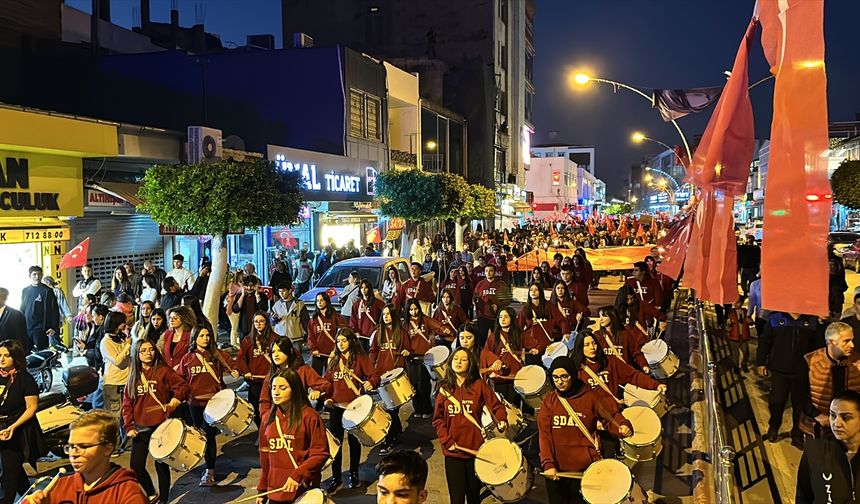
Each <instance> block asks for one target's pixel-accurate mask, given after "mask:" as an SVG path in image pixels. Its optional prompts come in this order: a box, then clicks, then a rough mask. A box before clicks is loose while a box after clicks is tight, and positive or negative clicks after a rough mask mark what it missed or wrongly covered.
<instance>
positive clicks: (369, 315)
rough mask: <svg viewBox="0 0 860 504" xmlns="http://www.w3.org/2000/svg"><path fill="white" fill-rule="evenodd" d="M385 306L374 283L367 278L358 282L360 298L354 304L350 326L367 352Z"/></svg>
mask: <svg viewBox="0 0 860 504" xmlns="http://www.w3.org/2000/svg"><path fill="white" fill-rule="evenodd" d="M383 306H385V303H384V302H382V300H381V299H379V298H377V297H376V294H375V293H374V292H373V284H371V283H370V281H369V280H367V279H364V280H362V281H361V283H360V284H358V300H357V302H356V303H353V304H352V314H351V315H350V317H349V327H351V328H352V330H353V331H355V333H356V334H358V341H360V342H361V346H362V347H363V348H364V351H365V352H367V351H368V350H369V349H370V335H371V334H373V331H375V330H376V323H377V321H378V320H379V314H380V313H382V307H383Z"/></svg>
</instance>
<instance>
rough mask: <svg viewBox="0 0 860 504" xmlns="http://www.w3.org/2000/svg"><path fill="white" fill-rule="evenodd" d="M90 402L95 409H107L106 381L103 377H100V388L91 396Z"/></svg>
mask: <svg viewBox="0 0 860 504" xmlns="http://www.w3.org/2000/svg"><path fill="white" fill-rule="evenodd" d="M90 402H91V403H92V405H93V409H97V408H101V409H104V407H105V379H104V377H103V376H102V375H99V388H97V389H96V390H95V392H93V394H92V396H90Z"/></svg>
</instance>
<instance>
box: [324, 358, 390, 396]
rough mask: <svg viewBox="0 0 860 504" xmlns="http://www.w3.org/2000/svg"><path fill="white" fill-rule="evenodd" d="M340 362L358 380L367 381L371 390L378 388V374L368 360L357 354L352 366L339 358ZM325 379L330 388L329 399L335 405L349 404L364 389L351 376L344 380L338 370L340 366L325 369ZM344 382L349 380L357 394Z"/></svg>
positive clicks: (330, 366)
mask: <svg viewBox="0 0 860 504" xmlns="http://www.w3.org/2000/svg"><path fill="white" fill-rule="evenodd" d="M340 359H341V362H343V365H344V367H345V368H347V369H349V370H351V371H352V373H353V374H355V375H356V376H357V377H358V378H359V380H363V381H369V382H370V384H371V385H372V386H373V388H376V387H378V386H379V374H378V373H377V372H376V369H374V367H373V364H371V363H370V358H369V357H368V356H366V355H364V354H358V355H356V356H355V361H354V362H353V363H352V366H350V365H349V363H348V362H347V360H346V359H345V358H343V356H341V357H340ZM325 379H326V380H328V382H329V386H330V387H331V399H332V400H333V401H334V402H335V403H337V404H349V403H351V402H352V401H353V399H355V398H356V397H358V396H359V394H363V393H364V387H363V386H362V384H361V382H359V381H358V380H356V379H355V377H354V376H352V374H349V375H347V377H346V379H344V376H343V373H342V372H341V370H340V366H339V365H337V364H335V365H333V366H332V365H329V366H328V369H326V373H325ZM346 380H350V381H351V383H352V384H353V386H354V387H355V388H356V389H357V390H358V394H356V393H355V392H354V391H353V390H352V389H351V388H350V387H349V385H347V382H346Z"/></svg>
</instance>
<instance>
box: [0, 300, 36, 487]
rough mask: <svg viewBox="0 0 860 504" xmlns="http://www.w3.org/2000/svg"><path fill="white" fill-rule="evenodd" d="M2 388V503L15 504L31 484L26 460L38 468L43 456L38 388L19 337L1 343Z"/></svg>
mask: <svg viewBox="0 0 860 504" xmlns="http://www.w3.org/2000/svg"><path fill="white" fill-rule="evenodd" d="M4 315H6V314H5V313H4ZM0 389H2V390H0V502H2V503H3V504H12V502H14V501H15V494H16V493H19V494H21V495H24V494H25V493H26V492H27V487H28V486H29V485H30V482H29V480H28V478H27V473H26V472H25V471H24V462H25V461H26V462H28V463H29V464H30V465H31V466H32V467H36V461H37V460H38V459H39V457H41V456H42V455H44V452H41V450H40V449H39V446H40V443H39V441H40V438H41V434H42V431H41V429H40V428H39V422H38V420H37V419H36V410H37V409H38V407H39V387H38V386H37V385H36V380H35V379H34V378H33V375H31V374H30V373H28V372H27V357H26V354H25V353H24V347H23V345H21V342H20V341H18V340H17V339H7V340H3V341H2V342H0ZM42 447H43V448H44V444H42ZM40 452H41V453H40Z"/></svg>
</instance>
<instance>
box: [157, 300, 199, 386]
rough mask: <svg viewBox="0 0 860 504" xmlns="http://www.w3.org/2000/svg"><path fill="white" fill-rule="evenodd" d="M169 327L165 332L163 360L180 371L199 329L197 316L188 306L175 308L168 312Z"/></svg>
mask: <svg viewBox="0 0 860 504" xmlns="http://www.w3.org/2000/svg"><path fill="white" fill-rule="evenodd" d="M167 327H168V329H167V330H166V331H164V336H163V338H164V346H163V347H162V352H163V353H162V359H163V360H164V363H165V364H167V366H168V367H170V368H171V369H173V370H174V371H178V370H179V362H180V361H181V360H182V358H183V357H185V354H187V353H188V349H189V348H190V347H191V343H192V342H191V336H192V333H193V331H194V328H195V327H197V316H196V315H195V314H194V311H193V310H192V309H191V308H189V307H187V306H175V307H173V308H171V309H169V310H168V311H167Z"/></svg>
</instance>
